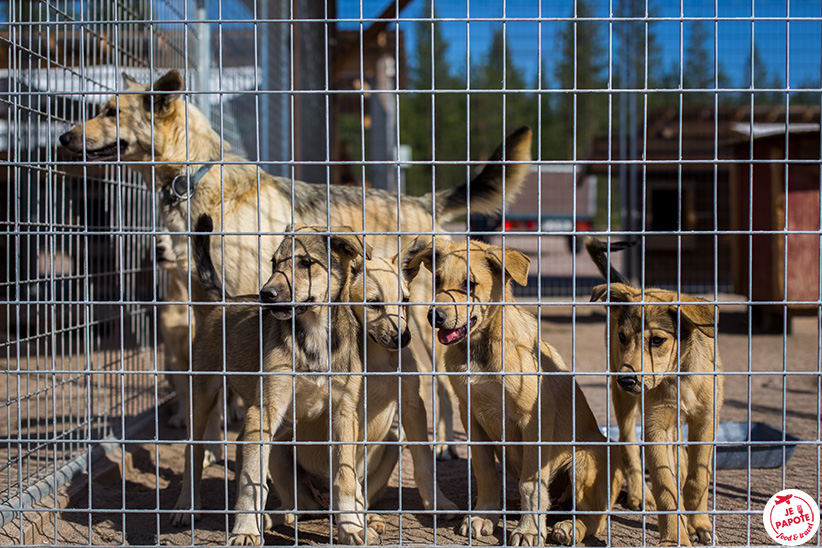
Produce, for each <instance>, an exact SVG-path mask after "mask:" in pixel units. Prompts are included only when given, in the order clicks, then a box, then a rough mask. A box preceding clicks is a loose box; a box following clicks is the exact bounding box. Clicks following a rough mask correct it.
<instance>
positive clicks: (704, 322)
mask: <svg viewBox="0 0 822 548" xmlns="http://www.w3.org/2000/svg"><path fill="white" fill-rule="evenodd" d="M682 300H683V301H688V302H693V303H704V302H705V301H704V299H700V298H699V297H691V296H689V295H682ZM715 308H716V307H715V306H714V305H712V304H683V305H681V306H680V309H679V310H680V314H681V315H682V319H684V320H685V324H686V325H688V326H689V327H691V328H692V329H698V330H699V331H701V332H702V333H703V334H704V335H706V336H707V337H710V338H712V339H713V338H714V337H715V336H716V324H715V323H714V309H715ZM673 309H674V313H676V307H673ZM717 312H718V311H717Z"/></svg>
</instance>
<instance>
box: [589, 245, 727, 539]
mask: <svg viewBox="0 0 822 548" xmlns="http://www.w3.org/2000/svg"><path fill="white" fill-rule="evenodd" d="M586 247H587V249H588V253H589V254H590V255H591V258H592V259H593V260H594V262H595V263H596V264H597V266H598V267H599V269H600V272H602V275H603V276H606V277H607V276H608V274H606V273H607V272H609V271H610V280H611V282H612V283H611V284H610V285H599V286H597V287H595V288H594V291H593V294H592V295H591V301H603V302H607V303H609V305H608V307H609V314H610V323H609V325H608V333H607V339H608V344H609V347H608V353H609V357H610V368H611V372H612V373H617V375H615V376H613V377H611V379H612V386H613V389H612V390H611V394H612V397H613V401H614V410H615V412H616V418H617V423H618V424H619V439H620V441H622V442H628V443H629V444H630V445H624V446H622V450H623V459H624V462H625V468H626V475H627V480H628V506H629V507H630V508H633V509H640V508H641V507H642V496H643V491H644V485H645V482H644V479H643V475H644V474H643V466H642V461H641V458H640V450H639V445H637V444H636V443H637V438H636V432H635V425H636V419H637V414H638V413H639V410H640V401H641V399H642V401H643V402H644V427H645V432H644V434H645V441H646V442H649V443H652V445H648V446H646V447H645V453H646V455H647V458H648V469H649V471H650V476H651V489H652V491H653V500H647V502H649V503H653V502H654V501H655V502H656V508H657V509H658V510H663V511H666V512H672V511H677V510H683V509H684V510H686V511H691V512H694V511H695V512H699V511H706V510H707V508H708V486H709V484H710V480H711V473H712V471H711V467H712V461H713V459H712V458H711V457H712V454H713V445H711V442H713V441H714V429H715V419H716V418H717V417H718V415H719V410H720V408H721V407H722V385H723V377H722V375H720V374H719V373H720V372H721V371H722V360H721V359H720V358H719V352H718V351H717V349H716V341H715V336H716V327H715V326H716V322H717V320H718V317H717V315H718V310H717V309H716V306H714V305H712V304H708V303H705V302H704V300H703V299H700V298H698V297H692V296H690V295H685V294H677V293H676V292H674V291H667V290H664V289H653V288H648V289H640V288H637V287H633V286H631V285H630V283H629V282H628V280H626V279H625V278H624V277H623V276H622V275H621V274H620V273H619V272H618V271H617V270H616V269H614V268H613V267H611V268H610V269H609V268H608V264H607V262H608V261H607V256H606V253H607V246H606V245H605V244H604V243H603V242H600V241H599V240H596V239H595V238H588V239H587V240H586ZM612 249H613V248H612ZM683 373H684V374H683ZM688 373H695V374H693V375H691V374H688ZM678 416H679V417H681V419H682V421H684V422H685V423H686V424H687V425H688V441H691V442H699V443H700V444H698V445H697V444H695V445H689V446H688V448H687V453H686V452H685V451H683V450H682V446H681V445H679V444H681V443H682V441H683V438H682V433H681V431H680V428H679V426H680V425H679V423H678V419H677V417H678ZM675 443H676V445H675ZM666 444H667V445H666ZM676 447H679V451H677V450H676ZM677 463H678V464H679V467H678V466H677ZM680 484H681V485H682V486H683V487H682V494H681V495H680V493H679V489H678V487H677V486H678V485H680ZM647 498H648V497H647V496H646V499H647ZM649 507H651V508H652V506H649ZM659 535H660V544H661V545H671V546H675V545H689V544H690V543H691V542H697V541H698V542H701V543H704V544H711V543H712V542H713V527H712V524H711V518H710V517H709V516H708V514H688V515H687V516H685V515H677V514H659Z"/></svg>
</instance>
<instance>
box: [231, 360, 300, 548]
mask: <svg viewBox="0 0 822 548" xmlns="http://www.w3.org/2000/svg"><path fill="white" fill-rule="evenodd" d="M262 382H263V387H262V388H263V397H262V398H260V401H261V402H262V404H260V403H255V404H252V405H250V406H249V407H248V409H247V410H246V415H245V421H244V423H243V435H242V438H241V441H242V442H243V443H242V445H241V446H240V447H239V448H238V452H241V453H242V456H241V457H240V458H241V459H242V467H241V468H240V467H238V469H237V471H236V473H235V478H236V481H237V502H236V504H235V506H234V508H235V510H237V511H238V512H239V513H238V514H237V517H236V518H235V520H234V527H233V528H232V529H231V535H229V537H228V544H230V545H235V546H236V545H239V546H253V545H260V544H261V543H262V540H263V536H262V532H263V530H264V529H265V527H266V526H267V525H268V524H269V523H270V520H266V519H265V518H264V516H263V514H262V513H263V511H264V510H265V503H266V500H267V498H268V484H267V481H266V476H267V474H266V473H265V471H267V470H268V469H269V467H268V459H269V454H270V452H271V445H270V444H269V443H262V444H261V443H259V442H261V441H264V442H269V441H271V440H272V438H273V433H274V432H275V431H276V430H277V429H278V428H279V427H280V423H281V422H282V419H283V414H284V413H285V411H286V409H287V407H288V404H289V402H290V401H291V380H290V379H289V378H288V377H286V376H280V375H269V376H266V377H264V378H263V381H262ZM255 442H257V443H255ZM238 461H239V458H238ZM261 521H262V523H261Z"/></svg>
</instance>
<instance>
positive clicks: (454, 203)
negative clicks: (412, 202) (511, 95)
mask: <svg viewBox="0 0 822 548" xmlns="http://www.w3.org/2000/svg"><path fill="white" fill-rule="evenodd" d="M503 160H504V161H505V163H504V164H503V163H501V162H502V161H503ZM488 161H489V164H488V165H486V166H485V168H484V169H483V170H482V172H481V173H480V174H479V175H477V176H476V177H474V178H473V179H472V180H471V182H470V183H463V184H461V185H457V186H454V187H451V188H448V189H445V190H440V191H437V192H436V193H435V195H434V197H435V203H436V214H437V219H438V220H439V221H440V222H448V221H449V220H452V219H453V218H455V217H458V216H460V215H465V213H466V211H467V208H468V204H469V203H470V204H471V212H472V213H483V214H486V215H490V214H493V213H497V212H499V211H501V210H502V206H503V203H502V197H503V189H504V191H505V199H506V201H509V202H510V201H512V200H513V199H514V198H515V197H516V195H517V194H518V193H519V191H520V190H521V189H522V183H523V181H524V180H525V176H526V175H527V174H528V170H529V169H530V168H531V165H530V164H527V163H513V164H509V163H508V162H530V161H531V128H530V127H528V126H522V127H521V128H519V129H517V130H516V131H514V132H513V133H512V134H510V135H509V136H508V138H507V139H505V143H503V144H501V145H500V146H499V147H497V150H495V151H494V154H492V155H491V157H490V158H489V159H488ZM420 200H422V203H423V204H430V203H431V193H430V192H429V193H428V194H426V195H424V196H421V197H420Z"/></svg>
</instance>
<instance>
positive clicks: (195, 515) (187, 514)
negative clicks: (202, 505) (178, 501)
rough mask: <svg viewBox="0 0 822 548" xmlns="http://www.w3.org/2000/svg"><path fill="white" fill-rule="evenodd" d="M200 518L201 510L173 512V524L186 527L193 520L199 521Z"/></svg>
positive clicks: (173, 525)
mask: <svg viewBox="0 0 822 548" xmlns="http://www.w3.org/2000/svg"><path fill="white" fill-rule="evenodd" d="M198 519H200V513H199V512H192V511H191V510H186V511H181V512H173V513H172V514H171V526H172V527H186V526H188V525H191V522H192V521H197V520H198Z"/></svg>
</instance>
